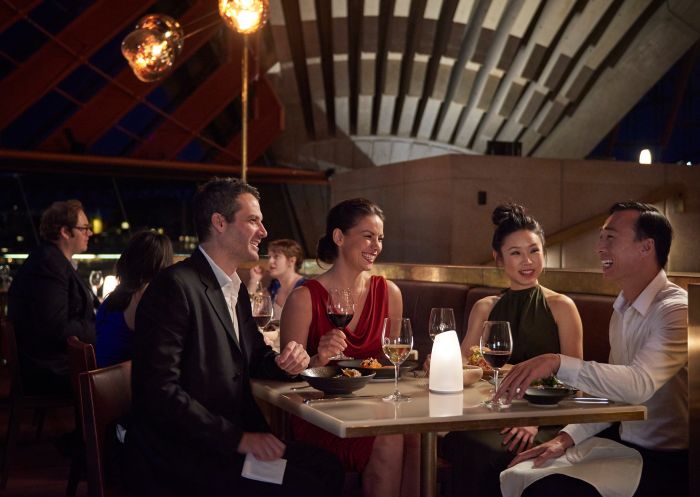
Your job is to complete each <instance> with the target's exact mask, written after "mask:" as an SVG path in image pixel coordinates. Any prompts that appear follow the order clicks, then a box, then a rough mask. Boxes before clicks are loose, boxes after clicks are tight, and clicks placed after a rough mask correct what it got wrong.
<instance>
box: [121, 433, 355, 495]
mask: <svg viewBox="0 0 700 497" xmlns="http://www.w3.org/2000/svg"><path fill="white" fill-rule="evenodd" d="M283 457H284V458H285V459H287V466H286V469H285V472H284V479H283V481H282V484H281V485H276V484H272V483H264V482H259V481H255V480H250V479H248V478H243V477H242V476H241V466H240V464H234V465H230V466H227V464H226V463H225V461H219V464H216V463H215V464H213V465H212V466H216V467H210V468H209V471H208V473H209V475H210V477H209V478H207V479H205V480H203V481H202V480H200V481H199V482H197V483H196V484H195V483H194V482H192V481H178V476H180V477H181V475H175V474H170V475H167V477H161V478H158V477H155V478H154V474H153V473H151V472H150V471H148V470H147V469H146V467H147V466H148V463H147V461H145V460H143V459H142V457H141V455H140V454H138V453H134V452H132V451H127V461H126V466H127V472H128V473H129V474H130V478H129V487H130V490H131V492H132V493H134V494H135V495H138V496H141V497H192V496H194V495H203V496H204V495H206V496H207V497H234V496H235V497H263V496H264V497H297V496H298V497H334V496H339V495H340V493H341V491H342V488H343V483H344V478H345V472H344V470H343V467H342V465H341V463H340V461H339V460H338V458H337V457H336V456H335V455H333V454H331V453H330V452H327V451H325V450H323V449H318V448H316V447H312V446H310V445H306V444H302V443H298V442H292V443H289V444H288V445H287V449H286V451H285V453H284V456H283ZM163 476H165V475H163ZM195 485H196V486H195Z"/></svg>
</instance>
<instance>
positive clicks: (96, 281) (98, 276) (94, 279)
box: [89, 270, 105, 298]
mask: <svg viewBox="0 0 700 497" xmlns="http://www.w3.org/2000/svg"><path fill="white" fill-rule="evenodd" d="M89 280H90V287H91V288H92V293H94V294H95V296H96V297H98V298H99V295H98V293H97V292H98V291H99V290H100V288H102V285H103V284H104V282H105V279H104V276H102V271H99V270H97V271H90V278H89Z"/></svg>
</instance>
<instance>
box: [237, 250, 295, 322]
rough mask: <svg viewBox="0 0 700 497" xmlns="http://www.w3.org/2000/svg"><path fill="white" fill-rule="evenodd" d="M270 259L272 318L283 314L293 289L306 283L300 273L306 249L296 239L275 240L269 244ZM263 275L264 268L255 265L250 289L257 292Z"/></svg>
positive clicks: (268, 289) (251, 272)
mask: <svg viewBox="0 0 700 497" xmlns="http://www.w3.org/2000/svg"><path fill="white" fill-rule="evenodd" d="M267 251H268V253H269V254H270V260H269V261H268V263H267V268H268V271H269V272H270V276H271V277H272V281H271V282H270V285H269V286H268V287H267V291H268V292H269V293H270V297H272V307H273V313H272V319H279V318H280V317H281V316H282V307H284V303H285V302H286V301H287V297H288V296H289V294H290V293H292V290H294V289H295V288H296V287H298V286H301V284H302V283H304V281H305V279H304V277H303V276H302V275H301V274H299V271H300V270H301V265H302V263H303V262H304V251H303V250H302V248H301V245H299V244H298V243H297V242H295V241H294V240H288V239H282V240H273V241H271V242H270V243H269V244H268V245H267ZM262 277H263V270H262V268H261V267H260V266H255V267H254V268H252V269H251V270H250V281H249V282H248V291H249V292H251V293H252V292H255V291H257V287H258V285H259V284H260V280H262Z"/></svg>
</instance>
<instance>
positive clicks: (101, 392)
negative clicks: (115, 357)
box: [80, 361, 131, 497]
mask: <svg viewBox="0 0 700 497" xmlns="http://www.w3.org/2000/svg"><path fill="white" fill-rule="evenodd" d="M80 398H81V401H82V405H83V434H84V436H85V452H86V457H87V480H88V496H89V497H105V496H111V495H115V494H119V495H123V494H124V492H123V491H121V489H120V488H118V487H116V486H114V485H110V484H109V482H108V479H107V478H106V474H105V473H106V469H107V468H106V466H107V461H108V453H107V450H108V448H109V443H110V440H112V439H113V438H112V435H111V432H112V430H114V429H115V426H116V423H117V421H118V420H119V419H120V418H122V417H123V416H125V415H126V414H127V413H128V412H129V410H130V408H131V361H127V362H122V363H119V364H115V365H114V366H108V367H106V368H102V369H95V370H93V371H86V372H84V373H81V374H80Z"/></svg>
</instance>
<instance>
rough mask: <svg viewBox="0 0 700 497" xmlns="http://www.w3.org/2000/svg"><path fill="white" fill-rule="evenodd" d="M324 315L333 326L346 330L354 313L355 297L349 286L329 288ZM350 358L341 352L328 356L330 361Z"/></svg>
mask: <svg viewBox="0 0 700 497" xmlns="http://www.w3.org/2000/svg"><path fill="white" fill-rule="evenodd" d="M326 315H327V316H328V320H329V321H330V322H331V323H333V326H335V327H336V328H338V329H339V330H342V331H343V332H346V327H347V325H348V324H350V321H352V317H353V316H354V315H355V299H354V298H353V296H352V291H351V290H350V289H349V288H330V289H329V290H328V299H327V300H326ZM347 359H351V357H347V356H346V355H345V354H343V353H342V352H341V353H340V354H338V355H336V356H333V357H331V358H330V360H331V361H342V360H347Z"/></svg>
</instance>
